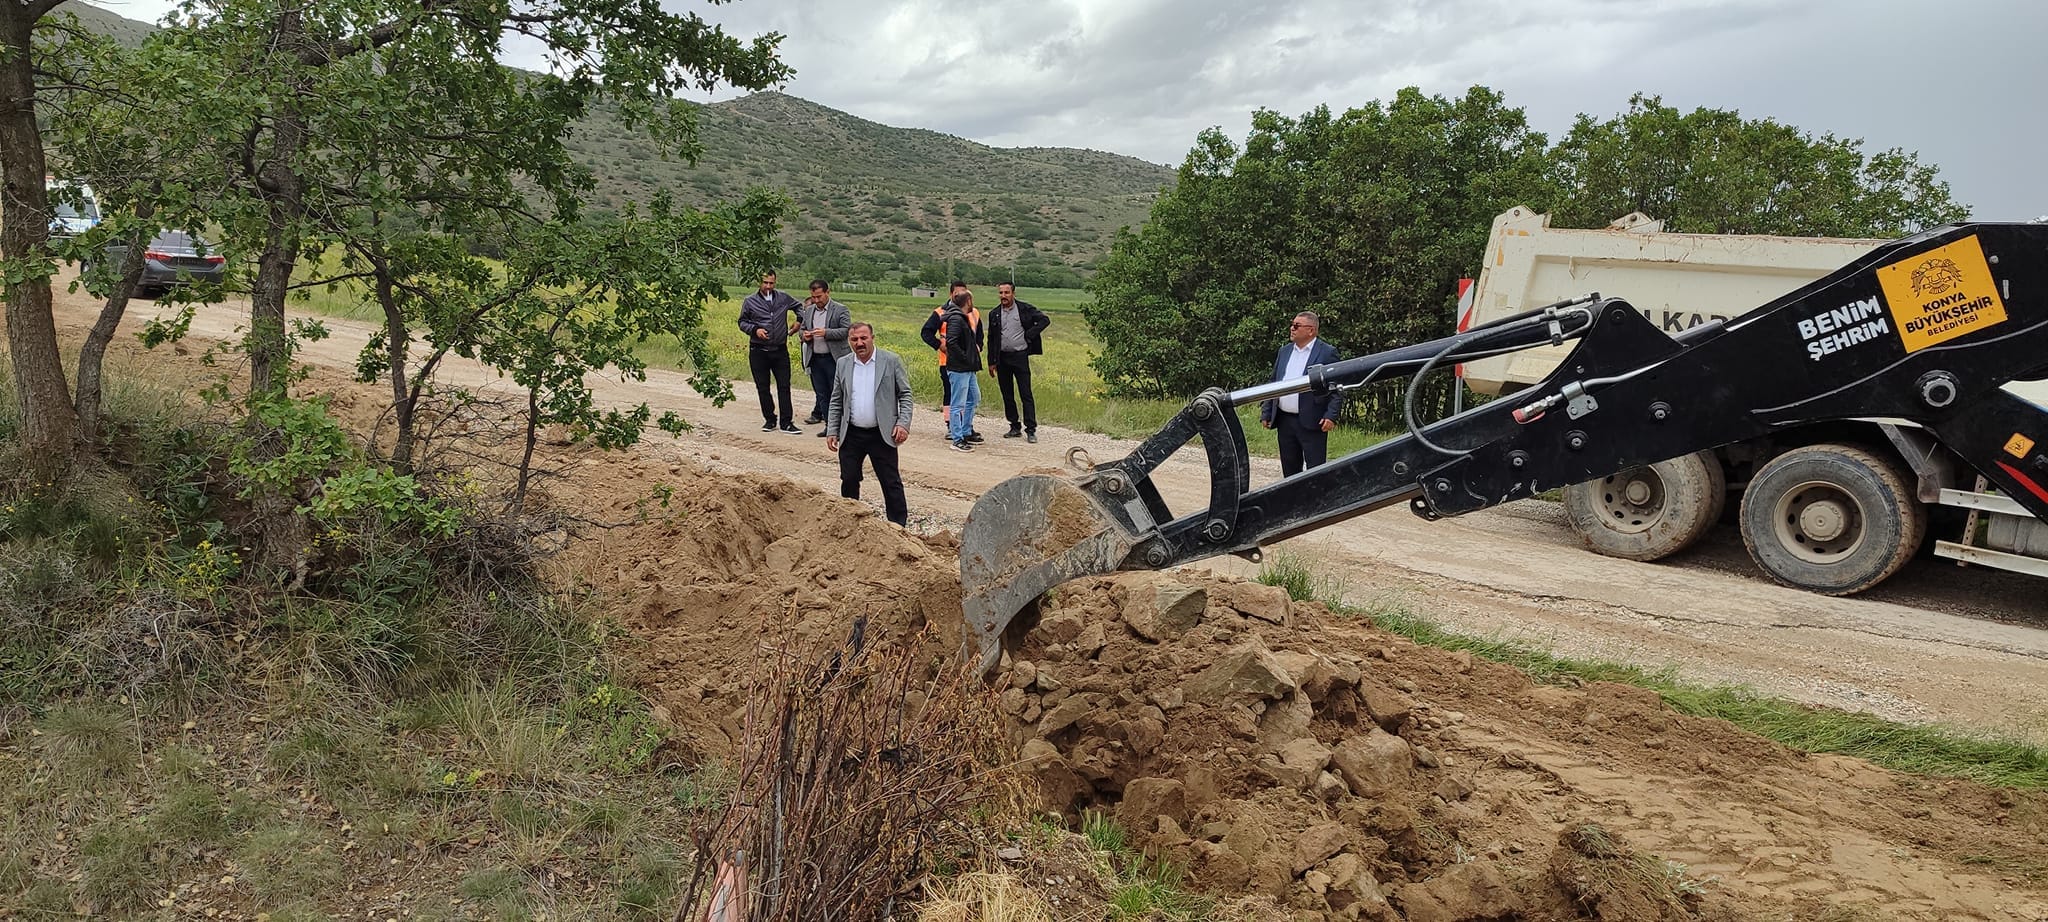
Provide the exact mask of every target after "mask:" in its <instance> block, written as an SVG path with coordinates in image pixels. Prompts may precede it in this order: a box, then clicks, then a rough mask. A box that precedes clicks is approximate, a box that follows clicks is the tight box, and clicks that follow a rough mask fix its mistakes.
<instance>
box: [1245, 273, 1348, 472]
mask: <svg viewBox="0 0 2048 922" xmlns="http://www.w3.org/2000/svg"><path fill="white" fill-rule="evenodd" d="M1321 327H1322V321H1321V320H1320V319H1319V318H1318V317H1316V315H1315V313H1314V312H1312V311H1302V312H1301V313H1299V314H1296V315H1294V322H1293V323H1291V324H1289V325H1288V327H1287V337H1288V339H1289V342H1288V344H1287V345H1284V346H1281V347H1280V354H1279V355H1278V356H1277V357H1275V358H1274V359H1273V380H1275V381H1284V380H1287V379H1288V378H1299V377H1301V376H1302V375H1305V374H1307V373H1308V370H1309V368H1310V367H1312V366H1315V365H1327V364H1329V363H1331V362H1334V361H1336V360H1337V349H1336V347H1334V346H1332V345H1330V344H1329V343H1326V342H1323V341H1322V340H1320V339H1317V338H1316V331H1317V330H1319V329H1321ZM1342 402H1343V398H1342V397H1340V396H1339V395H1338V394H1337V392H1335V391H1331V392H1330V393H1328V394H1316V393H1311V392H1303V393H1300V394H1288V395H1287V396H1285V397H1281V398H1278V399H1276V400H1268V401H1266V402H1264V403H1261V404H1259V423H1260V425H1263V426H1265V427H1266V428H1268V429H1271V430H1273V434H1274V435H1276V436H1278V437H1279V439H1280V473H1281V474H1282V475H1283V476H1287V477H1292V476H1294V475H1296V474H1299V473H1301V472H1302V471H1303V470H1304V469H1307V468H1311V467H1315V466H1317V465H1319V464H1322V463H1323V461H1324V460H1325V459H1327V458H1328V456H1329V453H1330V430H1332V429H1335V428H1337V408H1338V406H1339V405H1340V404H1341V403H1342Z"/></svg>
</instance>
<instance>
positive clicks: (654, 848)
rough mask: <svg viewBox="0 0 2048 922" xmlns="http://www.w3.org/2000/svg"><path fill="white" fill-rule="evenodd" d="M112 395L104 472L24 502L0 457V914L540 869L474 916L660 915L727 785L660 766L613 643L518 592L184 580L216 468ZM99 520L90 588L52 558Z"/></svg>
mask: <svg viewBox="0 0 2048 922" xmlns="http://www.w3.org/2000/svg"><path fill="white" fill-rule="evenodd" d="M109 371H110V381H112V382H124V381H127V382H131V384H127V385H123V386H124V387H127V388H128V389H130V390H133V391H136V393H121V392H120V391H115V392H110V398H114V397H116V395H117V394H118V395H119V396H118V397H117V398H116V399H113V400H110V408H111V409H112V410H113V411H114V416H113V418H112V420H111V421H110V429H109V431H110V433H113V434H114V436H115V437H114V438H113V439H111V441H112V442H113V443H114V444H115V445H116V446H117V447H116V449H114V450H115V452H116V453H117V455H118V457H117V459H116V460H115V462H114V463H113V464H111V465H109V466H108V468H107V470H104V471H100V472H99V473H97V474H95V475H94V476H91V477H82V478H80V479H79V481H78V482H77V483H75V484H74V485H72V486H71V487H70V489H69V490H68V491H64V492H53V491H50V490H42V491H41V492H38V491H37V488H36V487H35V485H33V484H29V483H26V481H25V479H24V478H23V477H22V476H21V475H20V469H19V468H18V466H16V465H15V464H13V463H12V462H11V461H10V459H9V457H8V456H7V455H6V453H5V452H4V451H0V510H8V511H7V513H6V514H7V515H10V516H13V517H14V518H13V519H10V520H9V521H14V522H17V523H18V524H19V527H17V526H16V525H8V526H6V527H5V528H0V628H5V630H4V631H0V856H5V859H6V860H0V916H7V917H10V918H12V917H15V916H20V917H23V918H45V917H48V918H69V917H73V916H74V915H75V910H74V907H79V906H83V907H85V908H86V909H87V911H88V912H89V913H90V914H93V915H95V916H97V917H110V918H140V917H143V916H144V914H145V913H155V912H156V911H157V910H158V909H160V908H164V907H165V905H167V904H162V905H160V901H162V900H164V899H166V898H172V897H173V895H174V893H175V894H177V895H176V896H175V899H176V902H177V903H178V905H177V907H176V908H175V911H173V910H170V909H165V914H166V915H165V917H169V915H171V914H175V915H178V916H179V917H180V918H182V917H185V915H187V914H190V913H192V912H196V911H197V909H196V908H195V907H194V906H192V905H188V900H193V899H204V900H206V901H207V905H209V906H214V907H217V908H220V909H222V910H227V911H231V912H233V913H236V914H238V915H239V916H240V917H242V918H247V917H249V916H251V915H253V914H255V913H257V912H265V913H268V914H269V915H270V917H271V918H273V919H278V920H282V919H286V918H325V917H326V916H325V915H324V913H328V912H332V913H336V914H339V913H341V912H344V911H353V910H355V909H357V908H358V907H355V906H352V905H349V903H348V897H347V896H346V894H345V891H346V890H347V884H348V882H350V881H353V880H360V879H365V878H367V877H372V876H377V877H383V876H389V875H397V876H399V877H405V876H407V875H411V877H410V879H408V880H406V881H405V882H404V886H406V887H408V888H410V889H413V890H414V891H415V901H416V902H417V904H418V905H423V906H424V905H430V904H434V905H442V906H445V905H449V903H448V901H449V900H452V899H455V898H458V897H459V896H460V890H459V888H460V887H462V886H464V881H466V880H467V879H469V878H470V877H471V876H472V875H475V874H483V873H486V872H489V871H492V870H493V869H505V868H511V869H533V868H541V867H546V868H550V869H554V870H556V871H560V870H570V871H573V872H574V873H575V879H576V881H577V884H578V885H577V886H576V887H575V888H573V889H565V888H562V887H561V886H559V882H558V881H553V880H550V879H549V878H548V877H547V875H533V874H528V873H526V872H524V871H522V872H520V873H519V874H518V875H517V876H516V877H515V878H514V881H515V883H516V885H517V886H516V887H514V888H512V889H511V890H509V891H505V892H497V893H494V894H493V895H492V897H491V898H490V899H489V900H486V901H484V902H486V903H487V904H488V906H487V907H486V909H487V910H488V911H489V912H490V914H492V915H493V916H495V917H499V918H515V917H523V916H526V915H537V914H546V915H548V916H549V917H554V918H602V919H646V918H655V917H658V916H659V911H660V910H661V908H663V907H665V906H669V905H672V903H673V901H674V897H675V895H676V892H677V889H678V888H679V887H680V886H681V882H682V881H683V880H684V879H686V877H687V868H688V865H687V863H686V862H685V860H684V856H685V854H686V853H687V849H688V844H687V842H688V834H687V831H688V829H689V828H690V826H691V824H692V823H694V822H695V821H696V820H697V819H698V818H700V817H701V816H703V811H704V810H706V809H709V807H710V806H711V805H715V804H719V803H722V802H723V800H724V796H725V794H724V790H723V788H724V786H725V785H726V783H727V782H726V781H724V780H723V779H725V778H726V777H727V776H726V775H725V774H724V773H723V771H722V769H720V768H718V767H706V768H703V769H701V770H699V771H698V772H695V773H691V774H684V773H683V772H681V771H680V770H678V769H676V768H675V767H674V766H670V765H667V764H666V761H667V760H665V759H658V758H657V755H656V754H657V752H658V751H659V750H661V749H662V747H663V746H664V744H665V742H666V741H665V739H664V738H663V736H662V734H661V733H660V731H659V729H658V727H657V725H656V724H655V723H654V720H653V717H652V715H651V713H650V711H649V707H648V705H647V703H646V702H645V701H644V700H643V699H642V698H641V697H640V696H639V695H638V694H637V693H635V692H633V691H631V690H630V688H629V687H628V686H626V685H624V684H622V683H623V681H624V680H623V678H622V677H621V675H620V673H618V672H617V671H616V670H617V665H616V662H615V660H614V659H613V656H612V649H611V643H612V642H613V639H614V638H615V637H616V636H617V635H616V632H615V630H614V629H612V628H610V627H607V626H605V625H603V624H600V623H597V622H595V621H593V620H591V619H590V618H589V617H587V616H586V615H585V614H584V613H582V612H580V611H577V610H574V609H571V608H569V607H567V606H566V603H562V602H560V601H558V600H556V599H554V598H552V597H550V596H547V595H544V594H541V592H540V590H538V589H537V588H536V587H537V586H538V583H537V582H535V581H533V580H531V579H527V578H522V577H523V576H530V574H517V573H498V574H495V576H496V577H497V578H496V579H494V580H493V582H492V584H491V590H492V591H489V592H485V591H478V590H475V587H473V586H468V584H462V583H460V582H459V580H458V578H457V577H455V576H454V575H452V574H449V573H441V574H436V573H434V572H429V573H428V574H427V575H426V576H425V577H424V578H423V579H420V580H418V581H412V577H410V576H406V577H404V578H402V579H400V580H399V582H403V583H405V585H404V586H402V587H400V588H402V589H404V590H405V591H402V592H397V593H392V592H389V591H388V588H389V587H386V588H384V589H379V588H377V587H370V586H357V585H354V584H352V583H348V582H335V583H332V584H331V586H333V587H341V588H335V589H330V590H328V592H329V594H326V595H322V596H318V597H315V596H313V595H312V593H313V591H314V590H313V589H312V588H311V584H309V588H308V589H307V590H306V591H305V592H303V593H301V594H299V595H295V596H292V597H289V598H286V597H281V596H280V595H279V594H277V593H275V592H274V590H273V589H271V588H269V587H266V586H264V585H261V584H257V585H238V584H236V583H235V582H234V575H233V573H232V572H229V573H227V574H226V575H225V576H224V577H222V578H219V579H213V580H209V581H204V582H195V581H194V580H193V579H192V578H191V577H192V572H193V571H192V567H191V564H192V563H193V556H192V555H193V551H192V548H193V544H194V543H195V542H198V541H202V540H205V536H208V535H213V536H220V535H222V534H223V533H224V531H225V526H224V525H223V524H222V523H221V522H220V519H219V512H218V508H219V507H218V506H217V505H209V502H208V498H207V495H206V493H205V490H206V489H207V485H206V483H205V472H206V470H207V467H208V464H209V463H210V461H209V459H210V458H211V456H209V455H208V452H209V451H211V450H214V449H217V448H218V447H219V444H218V443H214V442H209V441H206V440H204V439H203V438H199V439H192V438H184V436H189V435H191V433H192V432H193V431H194V429H195V428H196V427H200V426H202V425H204V422H203V420H201V419H200V418H198V416H197V414H196V411H193V410H190V409H186V410H184V411H183V412H184V414H185V415H184V416H183V417H180V416H179V415H178V413H177V412H174V410H173V409H172V408H174V407H176V406H177V405H178V401H177V400H176V399H175V397H170V396H166V395H163V394H157V395H153V396H152V395H149V394H145V393H141V391H142V388H141V387H140V385H139V384H134V383H132V382H135V381H137V380H138V379H136V378H134V377H133V376H130V375H122V374H119V373H115V372H116V370H115V369H109ZM0 383H4V382H0ZM5 393H6V389H5V388H0V431H4V430H5V429H6V427H8V426H11V425H12V423H11V414H10V413H9V410H8V407H7V398H6V396H4V395H5ZM181 434H182V435H181ZM5 445H6V443H5V442H0V449H4V447H5ZM195 461H196V463H195ZM211 461H212V462H217V461H218V459H217V458H211ZM30 506H34V507H36V508H32V509H31V508H27V507H30ZM9 507H11V510H10V509H9ZM110 517H113V518H119V519H123V520H127V521H129V522H131V523H132V526H133V528H134V532H133V533H132V535H131V536H132V537H134V538H135V539H136V540H134V541H132V542H131V543H126V544H123V545H122V546H121V547H120V548H118V553H117V554H115V555H114V557H113V559H111V560H106V561H97V562H96V561H95V559H94V556H93V555H94V554H95V550H94V546H95V542H94V541H91V540H74V538H75V537H76V536H77V535H80V534H87V535H90V533H91V532H93V531H94V523H95V522H98V521H100V520H103V519H107V518H110ZM209 524H210V526H211V527H210V528H208V527H203V526H208V525H209ZM379 534H383V533H381V532H380V533H379ZM392 540H394V541H396V540H400V539H398V538H395V537H394V538H392ZM403 547H405V548H411V549H412V550H413V551H414V552H415V553H414V556H423V555H422V554H421V553H420V552H419V549H418V548H417V547H416V546H414V545H403ZM223 879H229V880H232V881H233V883H232V884H231V885H230V884H225V883H209V884H208V886H207V887H205V888H200V889H201V890H203V891H204V895H203V896H202V895H200V890H194V889H192V888H190V887H189V886H188V887H187V889H185V890H182V891H180V890H177V889H176V888H179V887H180V886H181V885H190V884H192V883H194V882H199V881H206V882H219V881H222V880H223ZM472 886H473V885H472ZM152 917H153V916H152Z"/></svg>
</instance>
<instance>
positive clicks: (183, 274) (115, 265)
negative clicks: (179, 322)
mask: <svg viewBox="0 0 2048 922" xmlns="http://www.w3.org/2000/svg"><path fill="white" fill-rule="evenodd" d="M127 259H128V248H127V247H126V246H122V245H120V244H113V245H110V246H108V247H107V258H106V265H107V271H108V272H110V273H113V272H119V271H120V267H121V264H122V263H123V262H125V261H126V260H127ZM86 271H87V272H91V271H93V269H92V268H90V267H88V268H87V269H86ZM226 274H227V257H225V256H221V255H219V254H217V253H214V252H212V249H211V248H210V247H209V245H208V244H207V242H206V241H204V240H202V239H200V238H199V237H198V236H197V235H195V234H189V233H186V232H185V231H173V230H167V231H163V232H160V233H158V234H157V235H156V236H155V237H154V238H151V239H150V241H149V247H148V249H147V250H145V251H144V252H143V255H142V281H141V283H140V284H138V285H137V286H136V290H135V293H136V294H137V295H140V296H143V297H150V296H153V295H154V294H156V293H159V292H162V291H163V290H164V289H167V288H170V287H172V286H174V285H190V284H193V283H200V282H204V283H214V284H218V283H219V282H220V281H221V279H222V278H223V277H225V276H226Z"/></svg>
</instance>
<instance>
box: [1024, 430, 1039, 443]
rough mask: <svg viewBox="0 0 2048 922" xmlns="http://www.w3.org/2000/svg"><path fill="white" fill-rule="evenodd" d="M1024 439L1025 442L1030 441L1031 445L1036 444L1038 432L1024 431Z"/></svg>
mask: <svg viewBox="0 0 2048 922" xmlns="http://www.w3.org/2000/svg"><path fill="white" fill-rule="evenodd" d="M1024 441H1026V442H1030V443H1031V444H1033V445H1036V444H1038V433H1036V432H1026V433H1024Z"/></svg>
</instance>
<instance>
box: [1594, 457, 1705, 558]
mask: <svg viewBox="0 0 2048 922" xmlns="http://www.w3.org/2000/svg"><path fill="white" fill-rule="evenodd" d="M1727 503H1728V478H1727V475H1726V474H1725V473H1723V472H1722V470H1721V459H1719V458H1717V457H1715V456H1714V453H1713V452H1711V451H1702V452H1695V453H1693V454H1689V455H1683V456H1681V457H1677V458H1673V459H1671V460H1669V461H1659V462H1657V463H1656V464H1651V465H1646V466H1644V467H1632V468H1629V469H1628V470H1625V471H1622V472H1620V473H1617V474H1614V475H1613V476H1610V477H1603V478H1601V479H1599V480H1593V481H1588V482H1586V483H1582V484H1578V485H1575V486H1570V487H1566V488H1565V490H1564V513H1565V516H1566V518H1568V519H1570V520H1571V523H1572V530H1573V531H1575V532H1578V534H1579V539H1580V540H1581V541H1584V542H1585V543H1586V546H1587V547H1589V548H1591V549H1593V550H1595V551H1598V552H1600V553H1602V554H1606V555H1607V556H1609V557H1622V558H1626V559H1628V560H1658V559H1661V558H1664V557H1668V556H1670V555H1672V554H1676V553H1678V552H1679V551H1682V550H1684V549H1686V548H1687V547H1689V546H1691V545H1692V543H1693V542H1694V541H1697V540H1699V538H1700V536H1701V535H1704V534H1706V533H1707V529H1709V528H1712V527H1713V526H1714V523H1715V522H1716V521H1718V520H1719V519H1720V518H1721V510H1722V509H1724V508H1726V506H1727Z"/></svg>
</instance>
